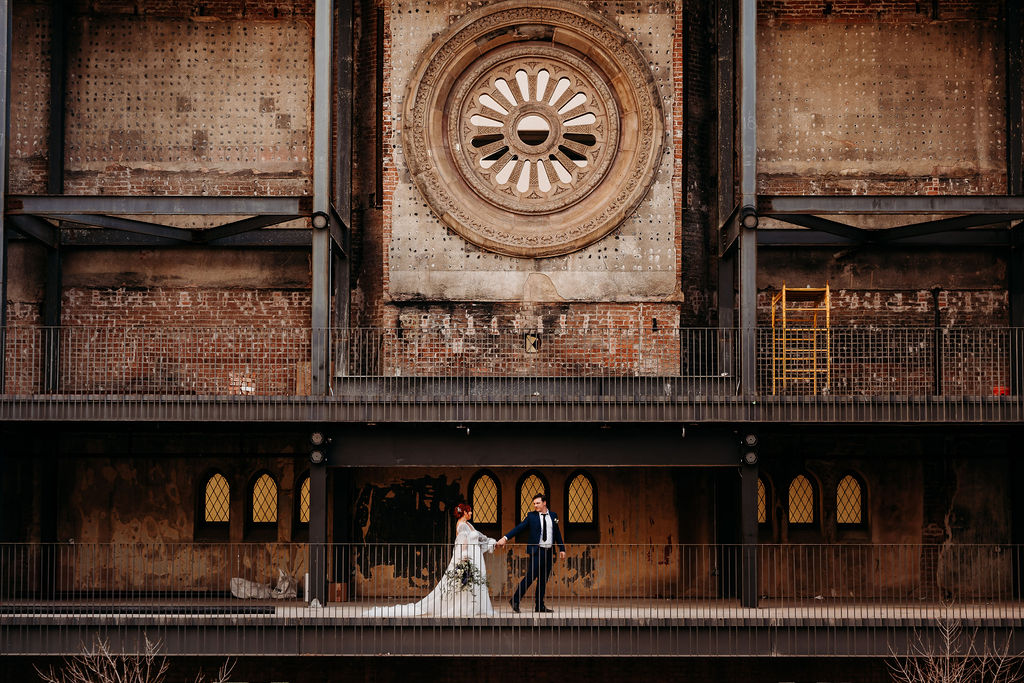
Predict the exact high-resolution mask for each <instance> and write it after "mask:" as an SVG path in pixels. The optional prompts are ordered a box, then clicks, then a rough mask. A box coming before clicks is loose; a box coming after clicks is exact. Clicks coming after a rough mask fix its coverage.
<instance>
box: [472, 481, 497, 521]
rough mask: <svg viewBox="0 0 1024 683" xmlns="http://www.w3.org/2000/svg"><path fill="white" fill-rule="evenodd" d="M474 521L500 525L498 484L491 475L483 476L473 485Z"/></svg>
mask: <svg viewBox="0 0 1024 683" xmlns="http://www.w3.org/2000/svg"><path fill="white" fill-rule="evenodd" d="M470 505H472V506H473V521H474V522H476V523H477V524H497V523H498V482H496V481H495V480H494V477H492V476H491V475H489V474H481V475H480V477H479V478H478V479H477V480H476V482H475V483H474V484H473V492H472V495H471V496H470Z"/></svg>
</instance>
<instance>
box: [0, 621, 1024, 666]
mask: <svg viewBox="0 0 1024 683" xmlns="http://www.w3.org/2000/svg"><path fill="white" fill-rule="evenodd" d="M196 619H199V620H201V622H202V623H201V624H196V623H195V620H196ZM19 621H20V622H21V623H18V624H16V625H15V624H11V625H8V626H6V627H4V626H0V634H3V636H4V653H5V654H8V655H73V654H80V653H81V651H82V645H83V643H95V642H96V639H97V638H101V639H103V640H104V641H106V642H107V643H108V645H109V646H110V648H111V650H112V651H113V652H129V653H131V652H137V651H139V650H140V649H141V646H142V643H144V640H145V638H146V637H148V638H149V639H150V640H159V641H160V643H161V646H162V651H161V654H162V655H170V656H180V655H217V656H242V655H355V656H360V655H362V656H367V655H369V656H380V655H392V656H394V655H401V656H416V655H420V656H422V655H447V656H453V655H462V656H467V655H486V656H489V657H496V656H518V657H522V656H594V655H619V656H624V655H632V656H644V655H650V656H659V655H660V656H715V655H744V656H775V657H777V656H869V657H890V656H891V655H892V652H893V651H896V652H900V651H905V650H906V649H907V647H908V644H910V643H913V642H914V641H915V639H917V638H925V639H927V640H930V639H931V638H934V637H935V635H936V633H937V630H936V629H937V627H936V626H935V625H934V624H922V623H919V622H916V621H913V620H898V619H893V620H888V619H877V620H869V621H868V622H867V623H856V620H842V619H839V620H827V621H822V622H818V621H814V620H808V623H800V620H782V621H781V622H779V623H774V624H773V623H769V621H768V620H767V619H757V618H750V619H729V618H721V617H715V616H713V615H709V618H707V619H700V620H672V619H629V618H623V619H599V620H595V619H572V618H554V619H537V618H533V617H531V616H530V615H528V614H526V615H523V616H522V617H515V618H491V619H425V620H420V621H422V622H423V623H420V624H416V623H412V622H414V620H406V619H385V620H380V619H354V620H353V619H331V618H305V619H302V620H297V619H292V620H282V619H279V618H273V617H270V618H267V617H259V616H255V617H252V616H237V617H222V618H217V617H185V618H183V619H182V620H181V623H179V624H176V623H174V621H173V620H171V619H169V618H164V619H163V620H162V621H159V622H154V621H153V620H151V619H150V620H147V619H131V618H127V617H120V618H118V621H117V622H116V623H115V622H113V621H112V622H110V623H109V624H106V625H100V624H97V625H90V624H88V623H86V624H79V623H75V621H72V620H68V619H66V618H65V619H63V620H57V623H54V624H53V625H51V626H47V625H43V624H41V623H39V620H38V619H34V620H19ZM33 621H34V622H35V623H32V622H33ZM240 622H241V623H240ZM402 622H410V623H402ZM759 622H764V623H759ZM787 622H791V623H787ZM845 622H850V623H845ZM978 633H979V635H978V636H977V637H978V638H981V637H982V635H988V636H990V637H991V640H990V642H996V643H999V644H1003V643H1006V645H1007V647H1009V648H1010V650H1011V651H1012V652H1019V651H1021V647H1022V640H1024V636H1022V635H1021V629H1020V623H1019V620H1010V623H993V624H986V625H985V628H983V629H981V630H980V631H979V632H978Z"/></svg>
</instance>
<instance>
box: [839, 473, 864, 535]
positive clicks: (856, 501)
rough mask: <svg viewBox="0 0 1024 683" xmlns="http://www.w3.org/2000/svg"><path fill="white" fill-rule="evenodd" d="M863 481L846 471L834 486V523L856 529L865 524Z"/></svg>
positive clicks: (845, 527) (841, 526)
mask: <svg viewBox="0 0 1024 683" xmlns="http://www.w3.org/2000/svg"><path fill="white" fill-rule="evenodd" d="M866 497H867V496H866V495H865V487H864V482H863V481H862V480H861V478H860V477H858V476H857V475H856V474H853V473H848V474H846V476H844V477H843V478H842V479H840V480H839V485H838V486H836V523H837V524H838V525H839V527H840V528H844V529H857V528H862V527H864V526H865V525H866V524H867V515H866V514H865V510H866V509H867V508H866V505H865V502H866V501H865V499H866Z"/></svg>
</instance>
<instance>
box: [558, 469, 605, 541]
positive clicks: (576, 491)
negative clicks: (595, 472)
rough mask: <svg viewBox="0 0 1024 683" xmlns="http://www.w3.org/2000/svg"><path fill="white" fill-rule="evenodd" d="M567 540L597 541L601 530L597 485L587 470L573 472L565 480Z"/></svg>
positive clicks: (565, 526)
mask: <svg viewBox="0 0 1024 683" xmlns="http://www.w3.org/2000/svg"><path fill="white" fill-rule="evenodd" d="M565 505H566V510H565V524H564V531H565V536H566V540H571V541H572V542H573V543H597V542H598V541H599V540H600V532H599V530H598V529H599V527H598V517H597V486H596V485H595V484H594V478H593V477H591V476H590V474H588V473H587V472H584V471H582V470H579V471H577V472H573V473H572V474H570V475H569V477H568V478H567V479H566V480H565Z"/></svg>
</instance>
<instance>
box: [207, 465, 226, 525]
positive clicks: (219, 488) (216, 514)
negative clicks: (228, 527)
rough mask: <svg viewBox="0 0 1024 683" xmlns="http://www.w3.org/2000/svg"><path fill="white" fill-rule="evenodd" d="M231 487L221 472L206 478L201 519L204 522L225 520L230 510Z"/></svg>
mask: <svg viewBox="0 0 1024 683" xmlns="http://www.w3.org/2000/svg"><path fill="white" fill-rule="evenodd" d="M230 503H231V489H230V487H229V486H228V480H227V479H225V478H224V475H222V474H215V475H213V476H212V477H210V478H209V479H207V480H206V495H205V497H204V502H203V520H204V521H206V522H212V523H217V522H227V521H228V519H229V517H230V514H231V512H230V510H231V505H230Z"/></svg>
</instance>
